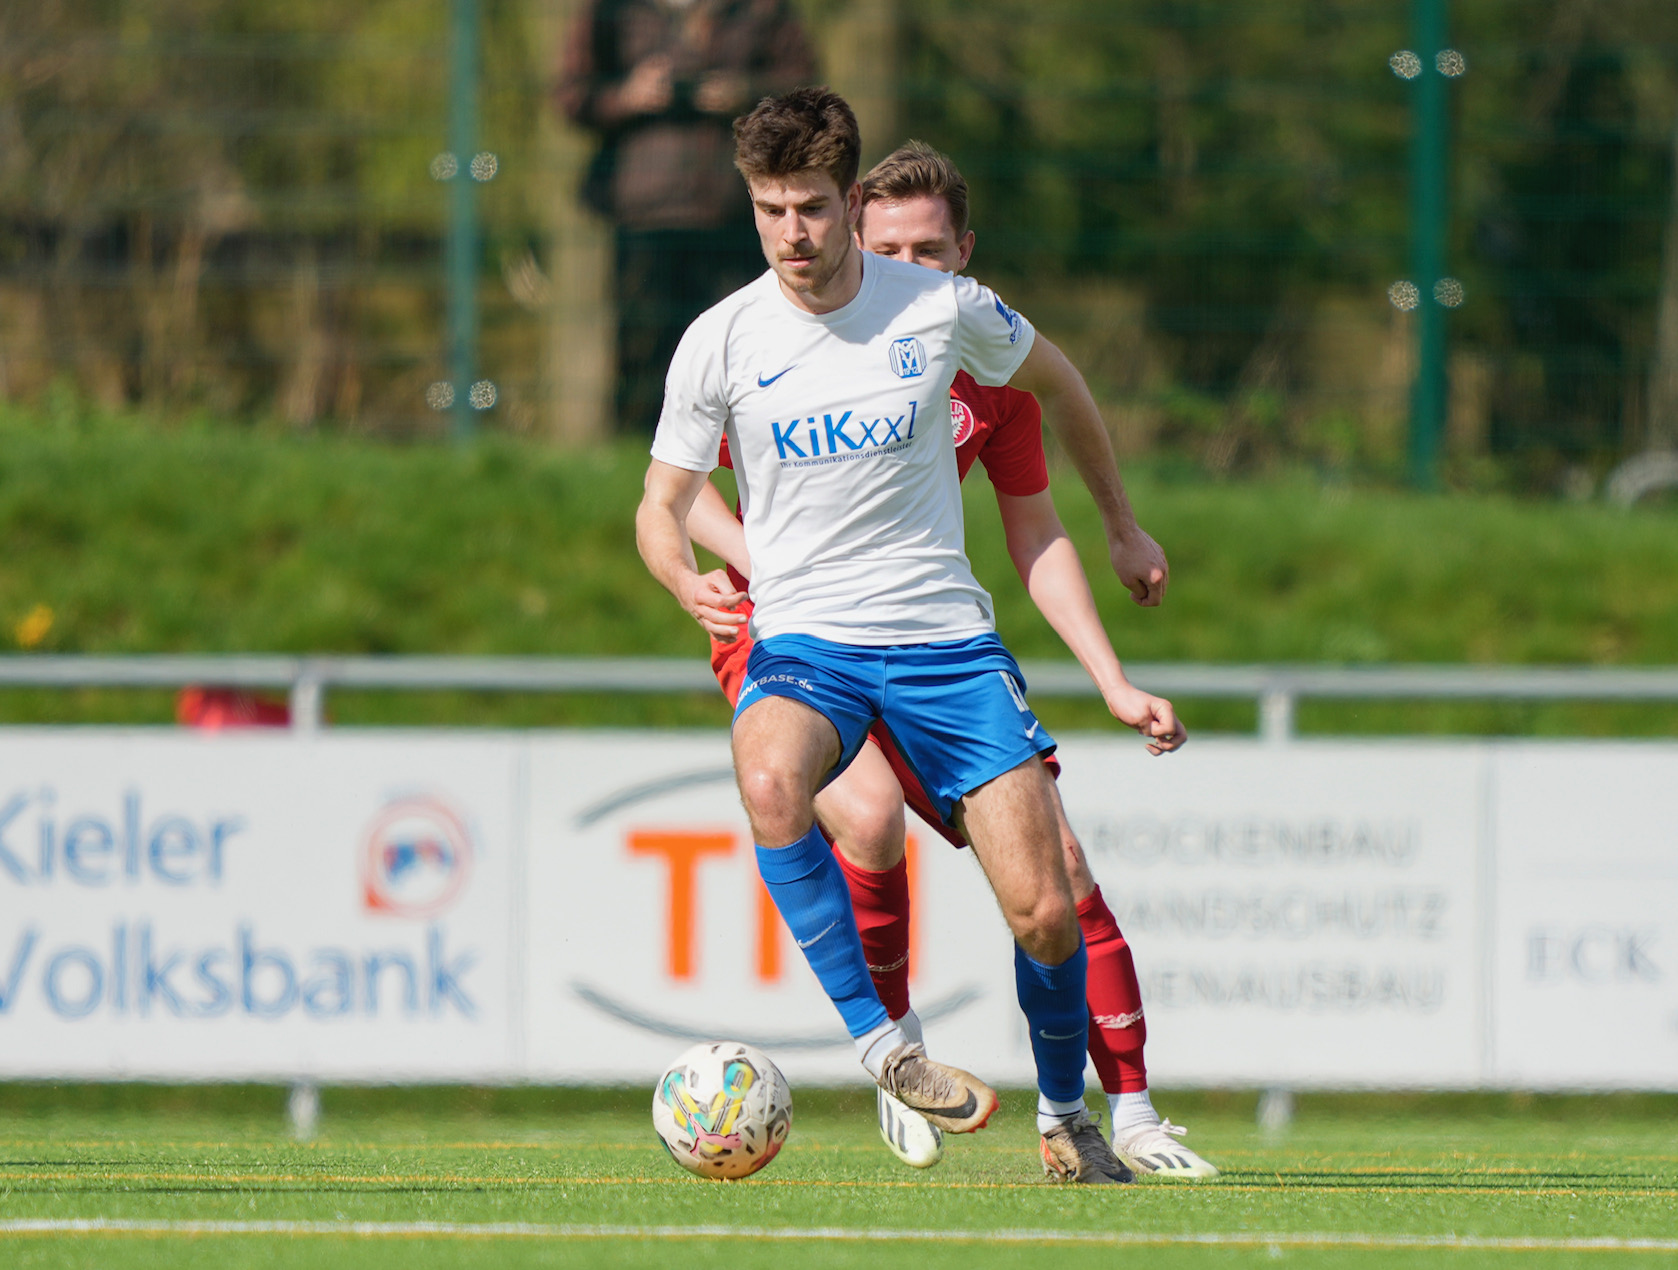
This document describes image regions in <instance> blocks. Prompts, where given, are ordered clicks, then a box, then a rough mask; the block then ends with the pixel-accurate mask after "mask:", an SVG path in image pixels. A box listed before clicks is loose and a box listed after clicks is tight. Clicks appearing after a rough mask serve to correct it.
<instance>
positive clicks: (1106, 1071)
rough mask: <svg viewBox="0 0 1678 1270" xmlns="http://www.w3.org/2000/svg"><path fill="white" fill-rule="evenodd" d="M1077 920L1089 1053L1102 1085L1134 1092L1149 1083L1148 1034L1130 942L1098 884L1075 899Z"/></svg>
mask: <svg viewBox="0 0 1678 1270" xmlns="http://www.w3.org/2000/svg"><path fill="white" fill-rule="evenodd" d="M1078 926H1079V927H1080V928H1081V929H1082V930H1083V932H1084V947H1085V948H1087V949H1088V950H1089V958H1090V968H1089V989H1088V996H1089V1003H1090V1059H1091V1060H1092V1061H1093V1062H1094V1063H1095V1070H1096V1074H1097V1075H1099V1076H1100V1077H1101V1087H1102V1089H1104V1090H1106V1091H1107V1092H1108V1093H1110V1094H1133V1093H1136V1092H1138V1091H1139V1090H1143V1089H1146V1088H1147V1087H1148V1069H1147V1068H1146V1067H1145V1066H1144V1065H1143V1063H1142V1045H1143V1042H1145V1041H1146V1040H1147V1039H1148V1024H1147V1022H1146V1021H1145V1020H1144V1019H1143V1018H1142V985H1141V984H1139V983H1137V982H1136V963H1135V962H1134V961H1133V960H1132V959H1131V955H1130V945H1129V944H1127V943H1126V942H1125V937H1124V936H1123V935H1121V934H1120V933H1119V924H1118V922H1116V921H1115V920H1114V919H1113V912H1112V910H1111V909H1109V908H1108V907H1107V901H1106V900H1104V899H1102V898H1101V888H1100V887H1099V886H1098V887H1096V888H1095V890H1094V891H1092V892H1090V894H1089V895H1088V896H1087V897H1086V898H1085V899H1084V900H1082V901H1081V902H1080V903H1079V905H1078Z"/></svg>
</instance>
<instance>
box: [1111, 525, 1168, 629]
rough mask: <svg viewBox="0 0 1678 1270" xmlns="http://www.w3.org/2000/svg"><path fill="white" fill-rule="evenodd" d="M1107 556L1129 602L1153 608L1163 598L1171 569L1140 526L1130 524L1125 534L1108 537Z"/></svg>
mask: <svg viewBox="0 0 1678 1270" xmlns="http://www.w3.org/2000/svg"><path fill="white" fill-rule="evenodd" d="M1107 554H1108V557H1109V558H1110V559H1111V560H1112V562H1113V572H1114V573H1116V574H1118V576H1119V581H1120V582H1122V583H1124V584H1125V587H1126V588H1127V589H1128V590H1129V591H1130V598H1131V599H1133V600H1135V601H1136V602H1137V603H1138V604H1140V605H1142V607H1143V608H1153V607H1154V606H1155V605H1157V604H1158V603H1159V602H1160V601H1161V600H1163V599H1164V598H1165V587H1166V584H1167V583H1169V582H1170V581H1171V566H1170V565H1169V564H1167V563H1166V562H1165V552H1164V551H1163V550H1162V549H1161V548H1160V545H1159V544H1158V543H1157V542H1155V541H1154V540H1153V539H1152V538H1151V537H1149V535H1148V533H1147V531H1146V530H1144V529H1143V528H1142V527H1141V526H1140V525H1137V524H1134V523H1133V524H1132V525H1131V526H1130V528H1129V529H1128V530H1127V531H1125V532H1124V533H1121V534H1117V535H1115V536H1113V537H1112V538H1110V539H1109V540H1108V543H1107Z"/></svg>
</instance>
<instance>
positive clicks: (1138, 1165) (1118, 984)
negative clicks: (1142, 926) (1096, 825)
mask: <svg viewBox="0 0 1678 1270" xmlns="http://www.w3.org/2000/svg"><path fill="white" fill-rule="evenodd" d="M1055 812H1056V816H1057V818H1058V820H1059V824H1060V838H1061V845H1062V848H1063V850H1064V852H1065V856H1066V873H1067V878H1068V880H1069V881H1070V882H1071V885H1072V897H1073V899H1074V900H1075V901H1077V905H1078V927H1079V930H1080V931H1081V932H1082V933H1083V937H1084V947H1085V948H1086V949H1088V950H1089V974H1088V987H1087V992H1088V997H1089V1010H1090V1037H1089V1052H1090V1060H1091V1061H1092V1062H1093V1063H1094V1064H1095V1070H1096V1074H1097V1075H1098V1076H1099V1077H1100V1078H1101V1088H1102V1090H1103V1092H1104V1093H1106V1095H1107V1105H1108V1107H1109V1108H1110V1110H1111V1111H1112V1118H1113V1119H1112V1124H1113V1150H1114V1151H1115V1152H1116V1153H1117V1154H1118V1155H1119V1156H1120V1157H1121V1158H1122V1159H1123V1160H1124V1161H1125V1163H1127V1164H1129V1165H1130V1167H1131V1168H1133V1169H1135V1170H1136V1171H1137V1172H1138V1173H1151V1174H1154V1175H1155V1176H1157V1177H1174V1178H1201V1177H1216V1176H1217V1175H1218V1170H1217V1169H1216V1168H1215V1167H1214V1166H1213V1165H1212V1164H1211V1163H1209V1162H1208V1161H1207V1160H1205V1159H1204V1158H1202V1157H1201V1156H1200V1155H1198V1154H1196V1153H1195V1152H1194V1151H1191V1150H1190V1149H1189V1148H1188V1147H1186V1146H1184V1145H1183V1144H1182V1143H1181V1142H1178V1141H1177V1139H1178V1138H1180V1137H1182V1135H1183V1134H1184V1132H1186V1131H1185V1130H1184V1129H1183V1128H1182V1127H1181V1126H1180V1125H1174V1124H1172V1123H1171V1122H1170V1121H1169V1120H1161V1119H1160V1116H1159V1112H1157V1111H1156V1110H1154V1105H1153V1102H1152V1100H1151V1099H1150V1098H1149V1096H1148V1069H1147V1066H1146V1064H1145V1063H1144V1062H1143V1057H1142V1050H1143V1046H1144V1045H1145V1043H1146V1042H1147V1039H1148V1025H1147V1022H1146V1020H1145V1019H1144V1017H1143V1013H1142V985H1141V984H1140V983H1139V982H1138V981H1137V978H1136V963H1135V959H1134V958H1133V957H1132V956H1131V952H1130V945H1129V943H1128V942H1126V940H1125V937H1124V935H1123V933H1122V932H1121V931H1120V930H1119V923H1118V921H1117V920H1116V919H1115V918H1114V916H1113V912H1112V910H1111V909H1109V908H1108V907H1107V902H1106V900H1104V899H1103V898H1102V897H1101V888H1100V887H1099V886H1097V885H1096V881H1095V877H1094V875H1093V874H1091V873H1090V866H1089V861H1088V859H1087V858H1086V857H1085V855H1084V849H1083V846H1082V844H1080V843H1079V841H1078V836H1077V834H1075V833H1073V832H1072V826H1071V825H1070V824H1069V823H1068V822H1067V819H1066V809H1065V807H1064V806H1063V805H1062V804H1061V801H1060V791H1059V790H1058V789H1057V790H1056V791H1055Z"/></svg>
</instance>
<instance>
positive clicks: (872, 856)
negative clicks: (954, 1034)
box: [816, 744, 944, 1169]
mask: <svg viewBox="0 0 1678 1270" xmlns="http://www.w3.org/2000/svg"><path fill="white" fill-rule="evenodd" d="M816 818H817V819H818V820H819V821H820V822H821V825H822V828H824V829H825V830H827V833H828V837H830V838H831V839H832V840H833V846H834V858H835V859H837V860H838V861H839V867H840V869H842V870H843V871H844V874H845V882H846V884H847V885H848V886H849V887H850V891H851V911H852V912H854V913H855V914H856V923H857V930H858V932H859V933H860V934H861V936H862V951H863V955H864V956H866V957H867V959H868V974H869V977H870V978H871V979H873V980H874V989H875V991H877V992H878V993H879V994H880V1001H881V1002H882V1003H883V1004H884V1005H885V1007H886V1013H887V1014H889V1015H890V1016H891V1017H892V1020H893V1021H894V1022H895V1023H896V1024H897V1025H898V1027H900V1028H901V1029H902V1030H903V1034H904V1035H905V1036H907V1037H908V1038H909V1040H911V1041H914V1042H919V1041H921V1040H922V1035H921V1025H920V1020H919V1019H918V1018H917V1017H916V1016H915V1012H914V1011H913V1010H912V1009H910V1008H909V871H908V868H907V866H906V864H905V861H904V824H903V790H902V787H901V786H899V785H898V783H897V778H896V776H894V775H893V774H892V769H891V767H890V765H889V764H888V763H887V762H886V760H885V757H884V756H883V755H882V754H881V753H880V747H879V746H878V745H873V744H869V745H864V746H863V747H862V749H861V750H859V751H858V752H857V756H856V757H855V758H854V759H852V760H851V765H850V766H849V767H847V768H846V769H845V770H844V771H843V772H841V773H840V774H839V775H838V776H836V777H835V778H834V779H833V783H832V784H830V785H829V786H828V787H827V788H826V789H824V790H822V791H821V793H819V794H817V795H816ZM874 1110H875V1116H876V1119H877V1122H878V1124H879V1128H880V1137H881V1139H882V1140H883V1141H884V1142H885V1144H886V1147H887V1148H888V1149H889V1150H890V1151H891V1153H892V1154H893V1155H895V1156H896V1157H897V1158H898V1159H900V1160H902V1161H903V1163H905V1164H907V1165H909V1166H910V1167H911V1168H917V1169H929V1168H931V1167H932V1166H933V1165H935V1164H937V1163H938V1162H939V1161H940V1160H942V1159H943V1158H944V1135H943V1134H942V1133H940V1132H939V1131H938V1128H937V1126H935V1125H933V1124H931V1123H930V1122H928V1120H927V1119H926V1117H924V1116H922V1115H921V1114H920V1113H919V1112H917V1111H915V1110H913V1109H912V1108H910V1107H909V1106H908V1105H907V1104H906V1103H904V1102H902V1101H901V1100H900V1099H898V1098H896V1097H894V1096H893V1095H891V1094H888V1093H887V1092H886V1091H885V1090H884V1089H881V1090H879V1091H878V1092H877V1096H876V1098H875V1100H874Z"/></svg>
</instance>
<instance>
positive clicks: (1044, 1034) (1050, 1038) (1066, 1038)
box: [1037, 1028, 1079, 1041]
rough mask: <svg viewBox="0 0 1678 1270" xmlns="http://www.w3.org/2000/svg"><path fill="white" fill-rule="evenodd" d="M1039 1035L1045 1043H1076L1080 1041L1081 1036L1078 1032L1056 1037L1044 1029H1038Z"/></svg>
mask: <svg viewBox="0 0 1678 1270" xmlns="http://www.w3.org/2000/svg"><path fill="white" fill-rule="evenodd" d="M1037 1035H1038V1036H1041V1037H1042V1038H1043V1039H1044V1040H1045V1041H1075V1040H1077V1039H1078V1035H1079V1034H1078V1033H1077V1032H1068V1033H1067V1034H1066V1035H1065V1036H1056V1035H1055V1034H1054V1033H1053V1032H1045V1031H1044V1030H1043V1029H1042V1028H1038V1029H1037Z"/></svg>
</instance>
